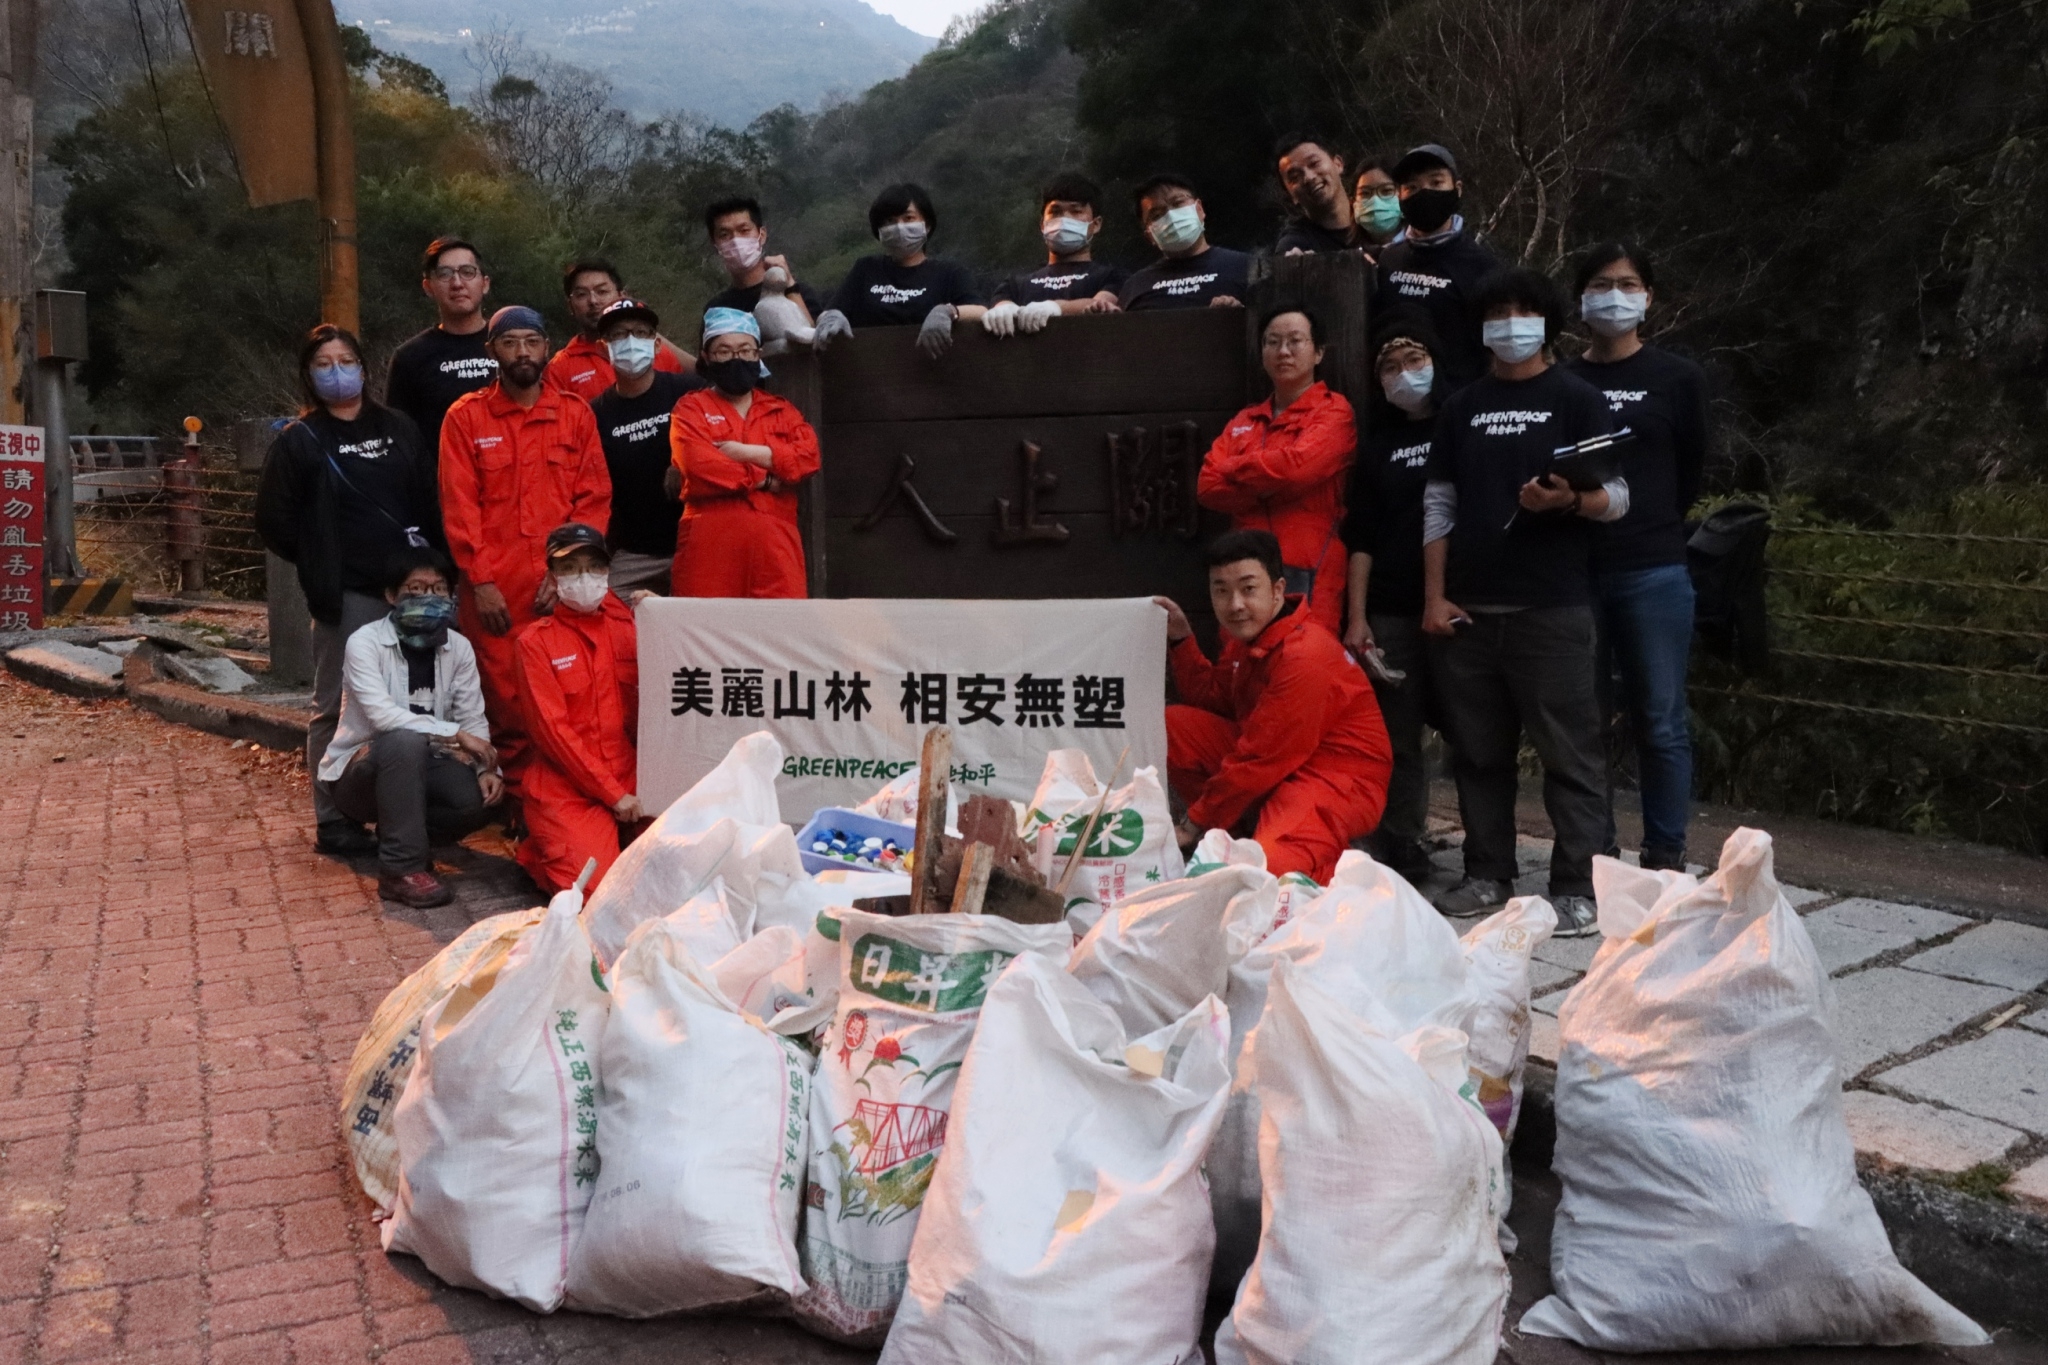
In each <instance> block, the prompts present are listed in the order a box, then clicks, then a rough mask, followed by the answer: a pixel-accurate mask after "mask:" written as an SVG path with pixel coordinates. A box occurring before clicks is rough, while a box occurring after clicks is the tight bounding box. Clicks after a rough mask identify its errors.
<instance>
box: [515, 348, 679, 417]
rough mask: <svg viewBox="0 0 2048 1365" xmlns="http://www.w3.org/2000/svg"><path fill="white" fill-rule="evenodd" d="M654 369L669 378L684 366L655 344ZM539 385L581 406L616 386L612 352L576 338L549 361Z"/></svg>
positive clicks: (616, 376)
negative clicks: (570, 396) (579, 401)
mask: <svg viewBox="0 0 2048 1365" xmlns="http://www.w3.org/2000/svg"><path fill="white" fill-rule="evenodd" d="M654 368H655V369H657V370H667V371H668V372H669V373H670V374H681V373H682V372H683V362H682V361H680V360H677V359H676V358H675V355H674V353H673V352H671V351H670V350H669V349H668V348H667V347H666V346H663V345H660V344H659V343H657V344H656V345H655V348H654ZM540 378H541V382H542V383H543V384H546V385H547V386H548V387H549V388H551V389H555V390H557V391H559V392H561V393H573V394H575V395H576V396H577V397H578V398H581V399H582V400H583V401H584V402H586V403H588V402H589V401H590V400H591V399H593V398H595V397H597V396H598V395H599V394H601V393H603V392H604V391H605V390H606V389H608V388H610V387H611V386H612V385H613V384H616V383H617V382H618V379H619V376H618V372H617V371H616V370H614V369H613V368H612V353H611V348H610V347H608V346H606V345H605V344H604V343H603V342H602V341H592V340H590V339H589V338H588V337H583V336H579V337H577V338H576V339H575V340H574V341H571V342H570V343H569V344H568V345H567V346H564V347H563V348H562V349H561V350H559V351H556V352H555V354H554V355H553V357H552V358H550V359H549V361H548V367H547V368H546V369H545V370H543V371H541V376H540Z"/></svg>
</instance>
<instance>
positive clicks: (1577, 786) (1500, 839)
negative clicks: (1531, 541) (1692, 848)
mask: <svg viewBox="0 0 2048 1365" xmlns="http://www.w3.org/2000/svg"><path fill="white" fill-rule="evenodd" d="M1430 662H1431V669H1432V673H1433V675H1434V679H1435V682H1436V694H1437V701H1438V705H1439V707H1440V709H1441V710H1442V713H1443V721H1444V726H1445V732H1446V736H1447V738H1449V740H1450V741H1451V747H1452V751H1453V752H1452V762H1451V770H1452V772H1453V774H1454V775H1455V776H1456V777H1457V781H1458V808H1459V810H1460V811H1461V812H1462V814H1463V816H1464V820H1465V875H1466V876H1468V877H1479V878H1484V879H1486V880H1489V881H1513V880H1514V877H1515V870H1516V869H1515V779H1516V768H1517V765H1518V758H1519V755H1520V752H1521V741H1522V736H1523V734H1525V733H1526V734H1527V735H1528V737H1529V742H1530V744H1531V745H1533V746H1534V747H1535V750H1536V755H1537V757H1538V758H1540V759H1541V760H1542V762H1543V808H1544V810H1545V811H1546V812H1547V813H1548V814H1549V816H1550V828H1551V831H1552V833H1553V834H1554V835H1555V836H1556V842H1555V844H1554V845H1553V847H1552V850H1551V854H1550V894H1551V895H1553V896H1590V895H1592V894H1593V855H1594V854H1596V853H1598V852H1600V851H1601V849H1602V848H1603V847H1604V846H1605V843H1606V839H1607V761H1606V748H1605V745H1604V742H1603V735H1602V733H1601V728H1600V706H1599V703H1598V701H1597V700H1596V699H1595V694H1594V690H1593V612H1592V608H1590V607H1531V608H1529V609H1527V610H1524V611H1512V612H1481V611H1475V612H1473V613H1472V623H1471V624H1470V625H1464V626H1459V627H1458V633H1457V634H1456V635H1454V636H1451V637H1449V638H1444V637H1441V636H1438V637H1434V638H1432V639H1431V640H1430Z"/></svg>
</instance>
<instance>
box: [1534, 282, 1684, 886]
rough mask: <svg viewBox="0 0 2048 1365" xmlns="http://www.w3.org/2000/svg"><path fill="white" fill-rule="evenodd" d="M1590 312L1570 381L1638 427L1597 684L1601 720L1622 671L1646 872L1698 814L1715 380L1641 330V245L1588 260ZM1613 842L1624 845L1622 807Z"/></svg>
mask: <svg viewBox="0 0 2048 1365" xmlns="http://www.w3.org/2000/svg"><path fill="white" fill-rule="evenodd" d="M1577 284H1578V289H1577V292H1578V296H1579V316H1580V317H1581V318H1583V319H1584V320H1585V323H1586V326H1587V327H1588V328H1589V329H1590V330H1591V331H1592V333H1593V339H1592V342H1591V344H1590V345H1588V346H1587V348H1586V352H1585V354H1584V355H1583V356H1581V357H1580V358H1579V359H1577V360H1575V361H1573V362H1572V364H1571V365H1570V367H1569V368H1570V369H1571V372H1572V373H1573V374H1575V375H1577V376H1578V377H1579V378H1581V379H1583V380H1585V381H1586V382H1587V383H1588V384H1591V385H1592V386H1593V387H1594V388H1596V389H1598V390H1600V391H1601V393H1603V394H1604V395H1605V396H1606V398H1607V405H1608V407H1610V408H1611V409H1613V411H1614V420H1615V421H1616V422H1617V423H1618V424H1620V425H1622V426H1626V427H1628V428H1629V429H1630V430H1632V431H1633V432H1635V434H1636V439H1635V440H1634V441H1633V442H1631V443H1630V444H1629V445H1627V446H1624V447H1623V448H1622V452H1621V456H1622V469H1623V472H1624V473H1625V474H1626V475H1627V476H1628V486H1629V506H1628V515H1627V516H1625V517H1623V518H1622V519H1621V520H1620V521H1617V522H1613V523H1611V524H1610V525H1607V526H1603V527H1602V528H1601V534H1600V535H1599V536H1598V537H1596V538H1595V540H1594V542H1593V600H1594V608H1595V611H1596V612H1597V614H1598V627H1599V629H1598V632H1597V638H1598V641H1599V650H1598V654H1597V659H1596V672H1595V676H1596V678H1597V679H1598V680H1599V682H1600V684H1601V693H1602V706H1601V712H1602V714H1604V715H1612V714H1614V699H1613V696H1612V692H1613V679H1614V675H1615V674H1616V673H1619V674H1620V675H1621V691H1622V695H1623V696H1625V697H1626V698H1627V701H1628V712H1629V720H1630V723H1631V727H1630V728H1631V729H1633V731H1634V732H1635V740H1636V762H1637V769H1638V772H1639V775H1640V779H1641V787H1642V806H1643V848H1642V861H1643V866H1644V867H1651V868H1676V869H1680V870H1683V868H1684V867H1685V827H1686V822H1687V818H1688V816H1689V814H1690V811H1691V805H1692V732H1691V729H1690V727H1689V725H1688V723H1687V712H1686V701H1685V671H1686V663H1687V656H1688V654H1689V653H1690V651H1691V648H1692V624H1693V593H1692V575H1691V573H1690V571H1689V570H1688V569H1687V568H1686V562H1685V540H1686V536H1685V514H1686V511H1687V510H1688V509H1689V508H1691V506H1692V504H1693V502H1694V500H1696V499H1697V498H1698V497H1699V491H1700V469H1701V466H1702V465H1703V464H1704V463H1705V460H1706V454H1707V445H1708V442H1709V440H1710V439H1711V434H1710V417H1709V407H1708V401H1707V376H1706V373H1705V371H1703V370H1701V369H1700V367H1699V366H1697V365H1695V364H1693V363H1692V362H1691V361H1690V360H1686V359H1684V358H1683V357H1681V356H1676V355H1673V354H1672V353H1671V352H1669V351H1667V350H1665V349H1663V348H1662V347H1661V346H1651V345H1648V344H1646V343H1645V342H1644V341H1643V339H1642V336H1641V333H1640V330H1639V329H1640V328H1641V326H1642V322H1643V315H1644V314H1645V313H1646V312H1648V311H1649V307H1650V302H1651V299H1652V297H1653V294H1654V291H1655V288H1656V267H1655V265H1654V264H1653V263H1652V262H1651V260H1650V258H1649V256H1648V254H1646V253H1645V252H1644V251H1643V249H1642V248H1641V247H1638V246H1635V245H1632V244H1629V243H1624V242H1607V243H1605V244H1603V245H1600V246H1596V247H1594V248H1593V249H1592V250H1591V251H1589V252H1587V253H1586V255H1585V256H1584V257H1583V258H1582V259H1581V260H1580V262H1579V270H1578V281H1577ZM1607 846H1608V848H1609V850H1610V851H1612V850H1614V849H1615V848H1617V847H1618V841H1617V839H1616V837H1615V828H1614V821H1613V802H1612V799H1611V798H1610V800H1609V803H1608V825H1607Z"/></svg>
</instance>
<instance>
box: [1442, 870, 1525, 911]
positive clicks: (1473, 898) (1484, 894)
mask: <svg viewBox="0 0 2048 1365" xmlns="http://www.w3.org/2000/svg"><path fill="white" fill-rule="evenodd" d="M1514 894H1515V884H1514V883H1513V882H1496V881H1489V880H1487V879H1486V878H1484V877H1467V878H1465V879H1464V880H1463V881H1461V882H1459V883H1458V884H1457V885H1456V886H1454V887H1452V888H1451V889H1450V890H1448V891H1446V892H1444V893H1443V894H1441V895H1439V896H1438V897H1437V898H1436V902H1435V903H1436V908H1437V909H1438V910H1439V911H1441V912H1442V913H1444V914H1446V915H1449V916H1450V917H1451V918H1452V919H1466V918H1468V917H1470V916H1472V915H1477V914H1482V913H1484V912H1485V911H1488V910H1493V909H1496V908H1498V907H1500V906H1503V905H1506V904H1507V903H1508V898H1509V897H1510V896H1513V895H1514Z"/></svg>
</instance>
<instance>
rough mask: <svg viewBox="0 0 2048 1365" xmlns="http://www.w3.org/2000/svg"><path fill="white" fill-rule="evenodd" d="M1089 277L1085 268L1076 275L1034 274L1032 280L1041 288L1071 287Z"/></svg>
mask: <svg viewBox="0 0 2048 1365" xmlns="http://www.w3.org/2000/svg"><path fill="white" fill-rule="evenodd" d="M1087 278H1088V272H1087V271H1085V270H1084V271H1081V272H1080V273H1079V274H1075V275H1034V276H1032V279H1031V282H1032V283H1033V284H1035V285H1037V286H1038V287H1039V288H1040V289H1046V290H1053V289H1071V288H1073V287H1074V286H1075V285H1077V284H1079V283H1080V282H1081V281H1083V280H1085V279H1087Z"/></svg>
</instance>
